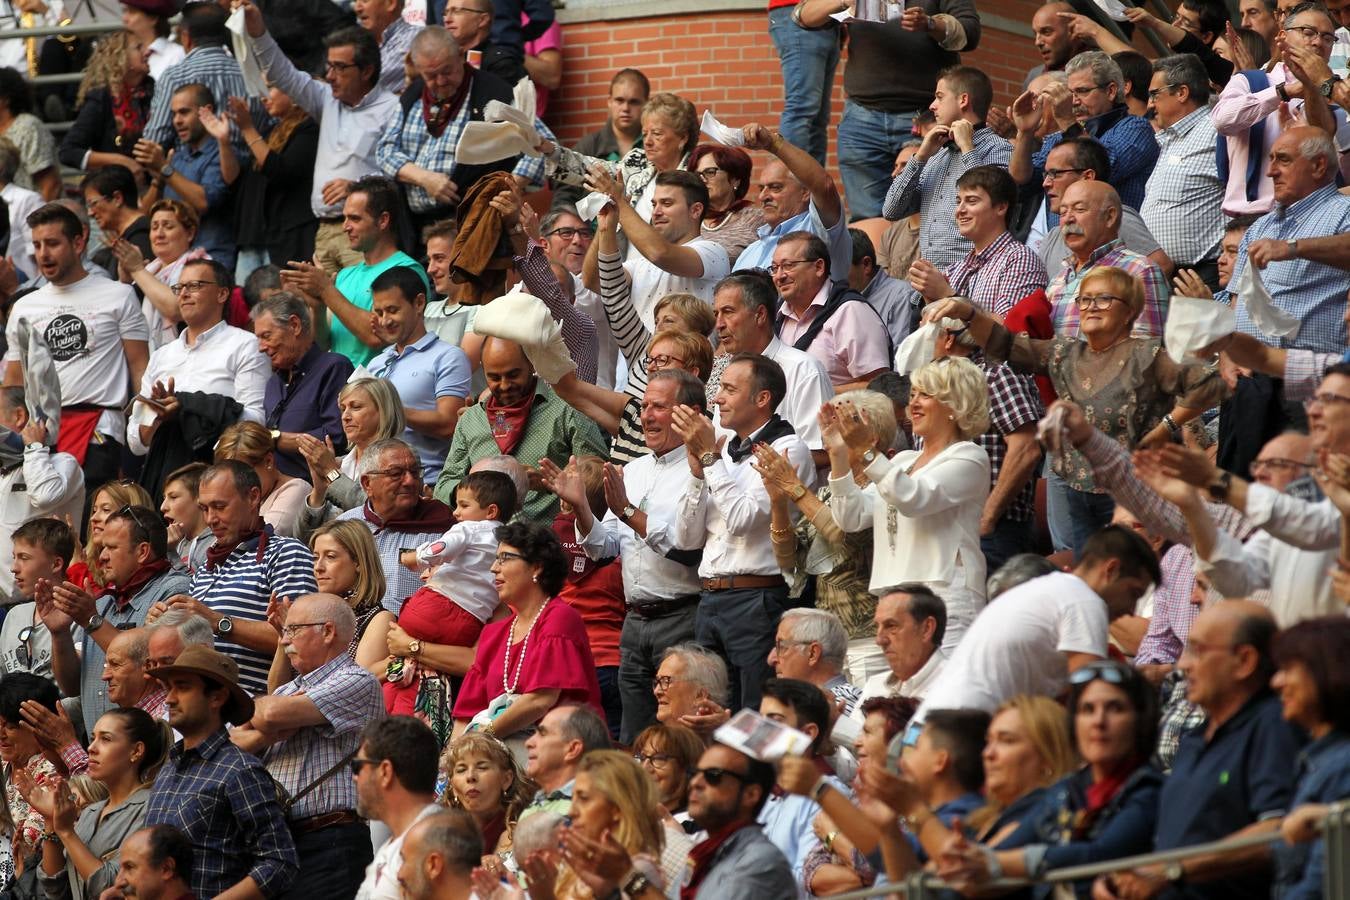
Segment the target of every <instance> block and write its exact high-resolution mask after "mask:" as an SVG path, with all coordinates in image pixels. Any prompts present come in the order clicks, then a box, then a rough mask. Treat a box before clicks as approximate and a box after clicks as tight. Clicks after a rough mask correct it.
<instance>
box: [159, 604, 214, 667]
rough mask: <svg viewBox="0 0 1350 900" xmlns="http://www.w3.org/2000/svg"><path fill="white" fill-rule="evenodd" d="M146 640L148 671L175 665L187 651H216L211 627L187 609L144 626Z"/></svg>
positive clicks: (167, 612)
mask: <svg viewBox="0 0 1350 900" xmlns="http://www.w3.org/2000/svg"><path fill="white" fill-rule="evenodd" d="M145 633H146V637H147V642H146V659H145V668H146V670H147V671H149V670H151V669H155V668H158V667H159V666H169V665H173V661H174V660H175V659H177V658H178V654H180V653H182V652H183V651H184V650H186V649H187V648H188V647H215V644H216V638H215V635H214V634H213V633H212V631H211V623H210V622H209V621H207V620H206V618H205V617H204V616H199V615H196V614H195V613H191V612H188V611H187V610H186V609H181V608H180V609H170V610H167V611H166V612H164V613H163V614H162V615H160V617H159V618H157V619H155V621H154V622H151V623H148V624H147V625H146V626H145Z"/></svg>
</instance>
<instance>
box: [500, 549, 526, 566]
mask: <svg viewBox="0 0 1350 900" xmlns="http://www.w3.org/2000/svg"><path fill="white" fill-rule="evenodd" d="M524 558H525V555H524V554H522V553H512V552H511V551H510V550H501V551H498V553H497V555H496V556H494V557H492V561H493V562H495V563H497V565H501V564H502V563H509V562H510V561H511V560H513V559H524Z"/></svg>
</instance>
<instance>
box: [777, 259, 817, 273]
mask: <svg viewBox="0 0 1350 900" xmlns="http://www.w3.org/2000/svg"><path fill="white" fill-rule="evenodd" d="M809 262H815V260H814V259H785V260H783V261H782V262H781V263H773V264H772V265H770V266H769V274H770V275H777V274H778V273H779V272H786V271H788V270H790V269H795V268H797V267H798V266H800V265H801V264H802V263H809Z"/></svg>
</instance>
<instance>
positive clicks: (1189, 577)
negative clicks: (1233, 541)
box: [1134, 544, 1200, 666]
mask: <svg viewBox="0 0 1350 900" xmlns="http://www.w3.org/2000/svg"><path fill="white" fill-rule="evenodd" d="M1161 568H1162V583H1161V584H1159V585H1158V586H1157V588H1156V589H1155V590H1154V591H1153V615H1152V616H1151V617H1150V618H1149V622H1148V631H1147V632H1146V633H1145V634H1144V637H1143V639H1141V640H1140V641H1139V647H1138V649H1136V650H1135V653H1134V664H1135V665H1136V666H1142V665H1146V664H1158V663H1174V662H1176V661H1177V660H1178V659H1180V658H1181V651H1182V648H1184V647H1185V646H1186V637H1187V636H1188V635H1189V634H1190V633H1191V623H1193V622H1194V621H1195V617H1196V616H1197V615H1199V614H1200V604H1198V603H1192V602H1191V595H1192V593H1193V592H1194V588H1195V554H1194V553H1193V552H1192V551H1191V548H1190V547H1186V546H1183V545H1182V544H1174V545H1173V546H1172V548H1171V549H1170V550H1168V551H1167V552H1166V553H1164V554H1163V558H1162V563H1161Z"/></svg>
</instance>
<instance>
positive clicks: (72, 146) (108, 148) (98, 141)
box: [56, 78, 155, 169]
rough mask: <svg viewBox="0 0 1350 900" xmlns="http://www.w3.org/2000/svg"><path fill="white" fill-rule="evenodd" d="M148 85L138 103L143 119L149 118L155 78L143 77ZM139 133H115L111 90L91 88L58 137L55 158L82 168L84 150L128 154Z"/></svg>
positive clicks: (72, 166) (68, 165)
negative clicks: (73, 117)
mask: <svg viewBox="0 0 1350 900" xmlns="http://www.w3.org/2000/svg"><path fill="white" fill-rule="evenodd" d="M146 85H147V87H148V88H149V89H148V90H147V91H146V92H145V97H144V99H143V101H142V103H143V106H142V107H141V117H142V121H149V119H150V98H151V97H153V96H154V92H155V86H154V82H152V81H150V80H149V79H148V78H147V79H146ZM139 137H140V135H139V134H136V135H129V136H127V137H122V136H121V135H119V134H118V133H117V120H116V119H114V118H113V99H112V93H111V92H110V91H109V90H108V89H107V88H94V89H93V90H92V91H90V92H89V93H87V94H85V96H84V104H83V105H82V106H81V107H80V111H79V113H78V114H76V116H75V121H74V122H72V123H71V126H70V130H69V131H67V132H66V136H65V137H63V138H62V139H61V148H60V149H59V150H58V151H57V154H56V155H57V158H58V159H60V160H61V165H63V166H67V167H69V168H72V169H82V168H84V154H85V153H86V152H89V151H93V152H94V153H122V154H124V155H126V156H130V155H131V148H132V146H134V145H135V143H136V139H137V138H139Z"/></svg>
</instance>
